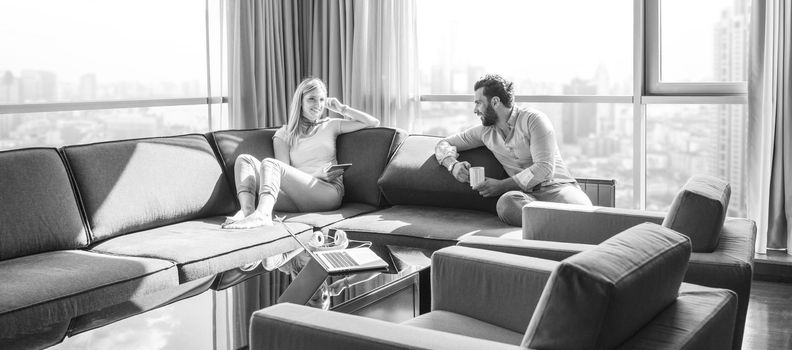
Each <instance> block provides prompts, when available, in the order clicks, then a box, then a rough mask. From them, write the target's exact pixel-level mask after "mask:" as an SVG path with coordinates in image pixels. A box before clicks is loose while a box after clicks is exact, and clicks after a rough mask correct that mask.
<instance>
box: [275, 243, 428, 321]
mask: <svg viewBox="0 0 792 350" xmlns="http://www.w3.org/2000/svg"><path fill="white" fill-rule="evenodd" d="M372 250H373V251H374V252H375V253H377V255H379V256H380V257H381V258H382V259H383V260H385V261H386V262H388V265H389V266H388V269H387V270H383V271H373V272H357V273H349V274H341V275H338V274H336V275H333V276H328V277H327V278H325V280H324V281H321V282H320V283H318V284H316V283H308V284H307V285H306V284H303V285H301V284H300V282H301V281H300V276H299V275H298V277H297V278H295V280H294V281H293V282H292V285H291V286H289V288H309V289H308V290H302V292H303V294H305V295H311V294H312V296H311V297H310V299H308V300H307V301H305V304H306V305H309V306H313V307H318V308H322V309H325V310H333V311H338V312H344V313H349V314H355V315H360V316H366V317H371V318H376V319H380V320H385V321H391V322H401V321H404V320H407V319H410V318H413V317H416V316H418V315H420V314H422V313H425V312H428V310H429V307H430V292H429V265H430V262H431V258H430V257H431V251H428V250H423V249H418V248H411V247H401V246H391V245H385V246H373V247H372ZM303 254H304V255H303ZM310 259H311V258H310V256H308V255H307V254H306V253H304V252H303V253H301V256H298V257H296V258H295V259H293V261H292V263H293V265H296V266H297V267H296V269H299V268H300V267H302V266H300V265H304V264H305V262H306V261H309V260H310ZM289 268H290V269H295V267H289ZM290 272H291V273H292V274H295V273H296V272H297V271H293V270H292V271H290ZM312 285H313V286H312ZM287 293H288V290H287ZM283 297H284V296H282V298H281V301H288V302H295V299H294V298H292V299H289V298H283ZM283 299H286V300H283ZM297 300H299V299H297ZM297 302H301V301H297Z"/></svg>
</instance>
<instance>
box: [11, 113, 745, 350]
mask: <svg viewBox="0 0 792 350" xmlns="http://www.w3.org/2000/svg"><path fill="white" fill-rule="evenodd" d="M274 132H275V129H249V130H223V131H216V132H211V133H208V134H189V135H179V136H170V137H158V138H145V139H132V140H119V141H111V142H101V143H93V144H84V145H71V146H65V147H62V148H29V149H20V150H10V151H3V152H0V164H2V166H0V198H2V199H3V200H2V202H0V206H2V208H0V280H2V281H3V284H2V285H3V287H2V288H0V348H20V347H21V348H40V347H46V346H49V345H51V344H55V343H58V342H60V341H62V339H63V338H64V337H65V336H69V335H74V334H78V333H80V332H83V331H86V330H90V329H92V328H96V327H99V326H101V325H103V324H106V323H108V322H112V321H113V320H116V319H118V318H123V317H125V316H124V315H128V314H130V313H134V312H136V311H138V312H139V311H140V309H141V308H142V306H141V305H142V304H145V301H143V300H147V298H149V297H151V296H158V297H159V299H161V300H171V301H172V300H178V299H180V298H184V297H188V296H191V295H195V294H198V293H201V292H203V291H206V290H208V289H210V288H214V289H222V288H226V287H228V286H230V285H233V283H236V282H238V281H240V280H242V279H244V278H246V277H245V276H246V274H250V273H261V272H262V270H261V269H258V270H253V272H250V273H248V272H245V271H243V270H241V269H240V268H241V267H244V266H249V265H250V264H251V263H254V262H256V261H258V260H260V259H261V258H262V257H265V256H270V255H274V254H278V253H282V252H286V251H289V250H292V249H295V248H297V244H296V242H294V241H293V240H292V239H290V238H288V235H287V233H286V232H285V230H284V229H283V228H282V227H278V226H275V227H264V228H256V229H250V230H233V231H229V230H222V229H220V228H219V224H220V223H221V222H222V221H223V220H224V216H226V215H229V214H232V213H234V212H235V211H236V210H238V203H237V201H236V198H235V195H234V194H235V192H236V191H235V188H234V182H233V165H234V161H235V159H236V157H237V156H238V155H240V154H244V153H247V154H252V155H254V156H256V157H257V158H264V157H272V156H273V149H272V135H273V134H274ZM438 140H439V138H437V137H432V136H421V135H408V134H407V133H405V132H403V131H400V130H398V129H393V128H373V129H364V130H360V131H357V132H354V133H350V134H345V135H342V136H340V137H339V138H338V141H337V155H338V161H339V162H340V163H352V164H353V166H352V167H351V168H350V169H349V170H348V171H347V172H346V173H345V175H344V184H345V195H344V198H343V204H342V206H341V207H340V208H339V209H337V210H333V211H329V212H320V213H287V219H286V223H287V225H288V226H289V227H290V228H291V229H292V231H294V232H297V233H298V236H300V237H301V238H302V239H306V240H307V239H308V238H309V237H310V235H311V232H312V231H313V229H314V228H325V227H326V228H330V229H343V230H345V231H347V233H348V234H349V236H350V237H351V238H357V239H365V240H371V241H375V242H377V243H383V244H398V245H406V246H414V247H421V248H427V249H431V250H437V249H440V248H443V247H447V246H451V245H455V244H456V243H457V242H459V241H460V240H464V239H466V238H470V237H473V236H476V237H511V238H520V237H521V236H522V235H523V232H522V229H521V228H517V227H511V226H508V225H506V224H504V223H502V222H501V221H500V220H499V219H498V217H497V215H496V214H495V199H482V198H481V197H480V196H478V195H477V194H476V193H475V192H474V191H472V190H471V189H470V188H469V186H468V185H467V184H462V183H458V182H456V181H455V180H454V179H452V178H451V176H449V175H448V174H447V172H446V171H445V170H444V169H443V168H442V167H440V166H438V165H437V163H436V161H435V160H434V157H433V147H434V145H435V144H436V142H437V141H438ZM460 157H461V159H464V160H468V161H469V162H471V163H472V164H474V165H477V166H484V167H485V168H486V175H487V176H488V177H494V178H504V177H506V174H505V172H504V171H503V169H502V168H501V167H500V165H499V164H498V163H497V160H495V158H494V157H493V156H492V154H491V153H490V152H489V151H487V150H486V149H482V148H480V149H475V150H470V151H466V152H462V154H461V156H460ZM587 183H588V182H587ZM602 183H603V184H605V185H604V188H605V190H604V191H598V190H597V188H599V187H600V186H599V184H600V182H598V181H591V182H590V186H591V187H590V188H589V189H587V193H588V194H589V196H590V197H591V198H592V201H593V202H594V203H595V204H601V205H608V206H612V205H613V196H612V188H611V189H610V191H608V188H607V185H608V182H607V181H606V182H602ZM600 192H601V193H600ZM738 229H739V230H743V229H744V228H738ZM614 233H615V232H614ZM734 234H737V235H740V234H744V235H746V236H749V235H750V234H751V233H750V232H742V231H740V232H735V233H734ZM730 249H735V250H739V251H743V250H745V251H750V250H751V249H752V247H748V246H744V245H739V246H734V247H731V248H730ZM731 258H732V257H731V256H718V257H716V258H713V261H709V262H708V261H704V262H702V267H701V269H703V270H704V271H706V269H707V266H708V264H709V265H711V266H712V268H713V270H712V271H717V269H716V268H715V267H717V266H719V265H721V264H722V261H723V260H729V259H731ZM751 263H752V262H751ZM748 268H749V269H750V267H748ZM229 276H233V277H230V278H229ZM240 276H241V277H240ZM723 278H726V279H729V277H728V276H725V277H723ZM697 282H699V283H700V284H704V285H706V283H701V281H697ZM705 282H706V281H705ZM734 283H736V284H739V285H740V288H744V286H743V284H744V283H745V282H744V281H743V280H742V279H739V280H737V279H736V280H735V282H734ZM748 284H750V282H748ZM738 294H740V292H739V291H738ZM742 302H743V301H742V300H740V303H742ZM738 327H739V333H740V334H741V333H742V325H738Z"/></svg>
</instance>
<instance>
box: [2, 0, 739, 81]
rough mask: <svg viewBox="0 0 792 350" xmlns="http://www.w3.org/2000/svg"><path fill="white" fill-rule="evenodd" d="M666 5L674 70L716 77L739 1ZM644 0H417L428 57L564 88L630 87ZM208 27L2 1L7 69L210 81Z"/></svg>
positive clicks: (123, 5) (197, 17) (108, 8)
mask: <svg viewBox="0 0 792 350" xmlns="http://www.w3.org/2000/svg"><path fill="white" fill-rule="evenodd" d="M661 1H662V6H663V8H664V9H668V10H669V11H667V13H672V14H673V16H671V15H669V16H665V17H664V18H663V23H664V24H666V25H667V28H664V32H663V35H664V37H665V38H669V39H670V40H669V42H673V43H674V45H673V46H669V47H667V48H666V49H667V52H668V55H667V57H666V60H667V62H668V63H669V65H670V67H671V68H674V71H675V72H676V74H679V75H681V76H697V75H700V74H701V73H702V72H709V71H711V70H712V68H711V61H712V59H711V58H712V49H711V47H710V46H709V45H706V43H708V42H711V41H712V29H711V28H712V26H713V23H715V22H716V21H717V19H718V17H719V16H720V13H721V11H720V10H719V9H722V8H725V7H730V6H731V5H732V3H733V2H734V0H695V1H687V0H661ZM633 2H634V1H633V0H596V1H592V0H554V1H547V0H486V1H480V0H417V4H418V8H419V11H420V14H419V33H420V34H419V36H420V39H419V44H420V47H419V50H420V56H419V57H420V62H421V63H422V64H424V65H431V64H440V65H447V64H460V65H466V66H468V65H479V66H483V67H485V68H486V69H488V70H497V69H499V68H502V67H516V68H515V69H514V74H524V75H530V76H532V77H534V78H535V79H536V80H539V81H556V82H567V81H569V80H570V79H572V78H574V77H583V78H591V77H592V75H593V72H594V71H595V70H596V68H597V67H598V66H604V67H605V68H606V69H607V70H608V71H609V72H610V73H611V75H612V79H613V80H618V81H621V80H625V81H629V80H630V79H631V78H632V41H633V38H632V32H633V29H632V26H633V23H632V17H633ZM196 4H200V5H198V6H196ZM174 13H177V14H179V15H178V16H177V17H174V16H173V14H174ZM663 13H666V11H664V12H663ZM86 14H88V15H86ZM669 24H671V25H669ZM204 31H205V27H204V6H203V2H202V1H195V0H167V1H157V0H136V1H100V0H69V1H62V0H38V1H15V0H0V47H2V48H3V49H2V50H0V70H5V69H11V70H12V71H20V70H22V69H35V70H51V71H56V72H58V74H59V79H61V80H71V81H78V79H79V76H81V75H82V74H85V73H96V74H97V75H98V76H99V78H100V79H101V80H104V81H111V80H131V81H136V80H146V81H155V80H156V81H184V80H190V79H194V77H202V76H203V75H204V74H205V70H206V66H205V51H204V45H205V42H204V40H205V38H204V36H203V35H195V33H196V32H201V33H204ZM449 37H455V38H456V39H455V40H454V41H449V40H448V39H447V38H449ZM451 44H453V45H456V46H457V47H456V48H454V49H451V48H450V45H451ZM446 52H448V53H446Z"/></svg>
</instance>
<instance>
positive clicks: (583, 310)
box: [523, 223, 690, 349]
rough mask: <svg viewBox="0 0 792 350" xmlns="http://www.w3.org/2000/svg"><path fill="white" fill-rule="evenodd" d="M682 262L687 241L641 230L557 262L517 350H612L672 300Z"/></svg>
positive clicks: (654, 229) (650, 228)
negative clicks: (521, 344)
mask: <svg viewBox="0 0 792 350" xmlns="http://www.w3.org/2000/svg"><path fill="white" fill-rule="evenodd" d="M689 257H690V240H689V239H688V238H687V237H685V236H684V235H681V234H679V233H677V232H675V231H673V230H670V229H667V228H664V227H662V226H659V225H657V224H652V223H645V224H641V225H638V226H635V227H632V228H630V229H627V230H626V231H623V232H621V233H619V234H617V235H615V236H613V237H612V238H610V239H608V240H606V241H605V242H603V243H602V244H600V245H598V246H597V247H595V248H593V249H591V250H586V251H584V252H581V253H579V254H576V255H574V256H572V257H570V258H568V259H565V260H564V261H562V262H561V264H560V265H559V267H558V268H557V269H556V270H555V271H554V272H553V274H552V275H551V276H550V280H549V281H548V282H547V285H546V286H545V291H544V293H543V294H542V297H541V298H540V300H539V304H538V305H537V307H536V310H535V312H534V316H533V318H532V319H531V323H530V324H529V325H528V330H527V332H526V334H525V339H524V340H523V346H525V347H529V348H538V349H542V348H557V349H576V348H581V346H583V345H585V346H586V348H592V349H613V348H615V347H616V346H618V345H619V344H621V343H623V342H624V341H625V340H627V339H628V338H629V337H630V336H632V335H633V334H635V332H637V331H638V330H639V329H640V328H641V327H642V326H643V325H645V324H647V323H649V321H650V320H652V319H653V318H654V317H655V316H657V315H658V314H659V313H660V312H661V311H662V310H663V309H665V308H666V307H667V306H668V305H670V304H672V303H673V302H674V300H676V298H677V295H678V291H679V286H680V284H681V282H682V278H683V276H684V275H685V270H686V268H687V263H688V258H689ZM570 329H573V330H574V332H571V333H570V332H569V330H570Z"/></svg>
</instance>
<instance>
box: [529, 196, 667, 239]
mask: <svg viewBox="0 0 792 350" xmlns="http://www.w3.org/2000/svg"><path fill="white" fill-rule="evenodd" d="M664 217H665V213H661V212H652V211H645V210H634V209H622V208H606V207H591V206H585V205H577V204H563V203H551V202H540V201H535V202H531V203H529V204H527V205H526V206H524V207H523V238H525V239H536V240H542V241H556V242H571V243H585V244H600V243H602V242H603V241H605V240H606V239H608V238H610V237H612V236H613V235H615V234H617V233H619V232H621V231H624V230H626V229H628V228H630V227H633V226H635V225H638V224H642V223H644V222H652V223H655V224H658V225H660V224H662V223H663V218H664Z"/></svg>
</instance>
